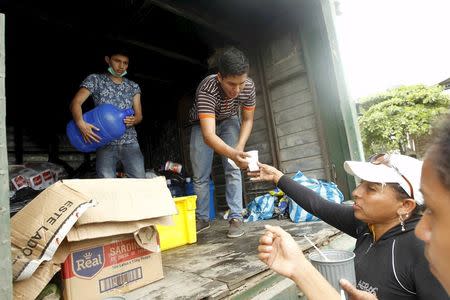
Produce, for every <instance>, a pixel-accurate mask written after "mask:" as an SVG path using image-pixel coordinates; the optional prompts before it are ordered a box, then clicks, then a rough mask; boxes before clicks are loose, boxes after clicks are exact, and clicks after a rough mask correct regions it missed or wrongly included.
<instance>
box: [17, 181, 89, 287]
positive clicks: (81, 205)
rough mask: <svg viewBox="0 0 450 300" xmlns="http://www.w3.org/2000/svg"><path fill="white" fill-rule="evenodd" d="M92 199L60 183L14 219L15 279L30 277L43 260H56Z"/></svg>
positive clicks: (48, 189)
mask: <svg viewBox="0 0 450 300" xmlns="http://www.w3.org/2000/svg"><path fill="white" fill-rule="evenodd" d="M93 205H94V203H93V201H92V200H90V198H89V197H87V196H85V195H83V194H81V193H79V192H77V191H74V190H72V189H70V188H68V187H66V186H65V185H64V184H62V183H61V182H57V183H55V184H53V185H52V186H50V187H49V188H47V189H45V190H44V191H43V192H42V193H40V194H39V195H38V196H37V197H36V198H34V199H33V201H31V202H30V203H29V204H28V205H26V206H25V207H24V208H23V209H21V210H20V211H19V212H18V213H17V214H16V215H14V216H13V217H12V218H11V257H12V265H13V278H14V280H24V279H27V278H29V277H30V276H31V275H32V274H33V272H34V271H35V270H36V269H37V268H38V266H39V265H40V264H41V263H42V262H43V261H48V260H50V259H52V257H53V255H54V253H55V252H56V250H57V249H58V247H59V245H60V243H61V242H62V241H63V240H64V238H65V236H66V234H67V233H68V232H69V230H70V228H71V227H72V226H73V224H75V222H76V220H77V219H78V217H79V216H81V215H82V214H83V213H84V212H85V211H86V210H87V209H88V208H90V207H92V206H93Z"/></svg>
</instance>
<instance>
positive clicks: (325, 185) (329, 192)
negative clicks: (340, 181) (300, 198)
mask: <svg viewBox="0 0 450 300" xmlns="http://www.w3.org/2000/svg"><path fill="white" fill-rule="evenodd" d="M292 179H293V180H294V181H296V182H298V183H300V184H301V185H303V186H306V187H307V188H309V189H311V190H313V191H315V192H316V193H318V194H319V195H320V196H322V197H323V198H325V199H327V200H328V201H331V202H335V203H342V201H343V200H344V195H342V192H341V191H340V190H339V189H338V187H337V185H336V184H335V183H334V182H328V181H324V180H318V179H314V178H309V177H307V176H305V174H303V173H302V172H300V171H298V172H297V174H295V175H294V177H292ZM288 198H289V197H288ZM289 217H290V218H291V220H292V221H293V222H295V223H299V222H308V221H317V220H319V218H317V217H316V216H314V215H312V214H310V213H309V212H307V211H306V210H304V209H303V208H302V207H301V206H299V205H298V204H297V203H295V202H294V201H293V200H292V199H291V198H289Z"/></svg>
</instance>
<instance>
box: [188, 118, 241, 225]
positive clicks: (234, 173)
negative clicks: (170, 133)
mask: <svg viewBox="0 0 450 300" xmlns="http://www.w3.org/2000/svg"><path fill="white" fill-rule="evenodd" d="M240 128H241V125H240V120H239V118H238V117H237V116H234V117H231V118H228V119H225V120H223V121H216V134H217V136H219V137H220V138H221V139H222V140H223V141H224V142H225V143H226V144H227V145H229V146H231V147H235V146H236V144H237V142H238V139H239V131H240ZM190 156H191V163H192V171H193V173H194V174H193V178H192V179H193V182H194V190H195V194H196V195H197V211H196V215H197V219H198V220H204V221H208V220H209V177H210V175H211V168H212V161H213V156H214V150H213V149H212V148H210V147H209V146H208V145H206V144H205V142H204V141H203V135H202V131H201V129H200V125H194V126H192V132H191V144H190ZM222 165H223V167H224V171H225V183H226V194H225V197H226V200H227V204H228V207H229V208H230V214H228V220H231V219H232V218H234V219H239V220H242V215H241V212H242V178H241V170H236V169H233V167H232V166H231V165H230V164H229V163H228V162H227V157H224V156H222Z"/></svg>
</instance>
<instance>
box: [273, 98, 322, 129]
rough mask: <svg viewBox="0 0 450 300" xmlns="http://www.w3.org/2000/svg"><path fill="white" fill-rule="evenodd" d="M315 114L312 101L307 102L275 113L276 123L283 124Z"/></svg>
mask: <svg viewBox="0 0 450 300" xmlns="http://www.w3.org/2000/svg"><path fill="white" fill-rule="evenodd" d="M312 114H314V106H313V103H312V102H306V103H303V104H300V105H297V106H295V107H292V108H290V109H287V110H283V111H281V112H279V113H275V124H277V125H278V124H282V123H285V122H289V121H292V120H296V119H300V118H302V117H306V116H309V115H312Z"/></svg>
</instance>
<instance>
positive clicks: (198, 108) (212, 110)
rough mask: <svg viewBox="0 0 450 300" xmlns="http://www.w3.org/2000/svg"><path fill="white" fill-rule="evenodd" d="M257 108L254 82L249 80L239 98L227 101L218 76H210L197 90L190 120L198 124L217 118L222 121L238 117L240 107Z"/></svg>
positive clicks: (246, 108)
mask: <svg viewBox="0 0 450 300" xmlns="http://www.w3.org/2000/svg"><path fill="white" fill-rule="evenodd" d="M255 106H256V93H255V84H254V83H253V80H251V79H250V78H247V80H246V81H245V85H244V88H243V89H242V91H241V92H240V94H239V96H237V97H236V98H234V99H227V96H226V95H225V92H224V91H223V89H222V87H221V86H220V82H219V80H218V79H217V75H216V74H214V75H209V76H208V77H206V78H205V79H203V81H202V82H201V83H200V84H199V86H198V88H197V91H196V94H195V101H194V105H193V106H192V108H191V110H190V112H189V120H190V121H191V122H197V121H198V120H199V119H203V118H215V119H216V120H218V121H220V120H224V119H227V118H230V117H232V116H235V115H237V114H238V110H239V108H240V107H241V108H242V109H245V110H254V109H255Z"/></svg>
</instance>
